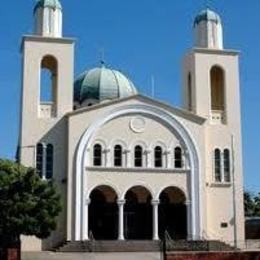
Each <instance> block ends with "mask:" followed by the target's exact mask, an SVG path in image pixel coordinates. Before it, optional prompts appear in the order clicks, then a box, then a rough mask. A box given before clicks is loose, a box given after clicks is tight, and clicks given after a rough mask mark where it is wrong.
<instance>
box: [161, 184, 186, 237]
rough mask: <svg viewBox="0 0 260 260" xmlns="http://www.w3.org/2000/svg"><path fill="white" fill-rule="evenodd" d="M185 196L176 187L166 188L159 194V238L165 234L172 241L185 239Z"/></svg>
mask: <svg viewBox="0 0 260 260" xmlns="http://www.w3.org/2000/svg"><path fill="white" fill-rule="evenodd" d="M185 203H186V197H185V194H184V193H183V192H182V191H181V190H180V189H178V188H176V187H168V188H166V189H164V190H163V191H162V192H161V194H160V204H159V236H160V238H161V239H162V238H163V237H164V235H165V232H167V233H168V234H169V235H170V237H171V238H172V239H187V208H186V204H185Z"/></svg>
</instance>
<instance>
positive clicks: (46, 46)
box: [20, 0, 74, 165]
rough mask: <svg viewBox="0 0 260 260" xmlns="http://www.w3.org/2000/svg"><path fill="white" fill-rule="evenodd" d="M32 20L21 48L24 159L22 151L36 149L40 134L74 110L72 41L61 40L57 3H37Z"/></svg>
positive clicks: (52, 0)
mask: <svg viewBox="0 0 260 260" xmlns="http://www.w3.org/2000/svg"><path fill="white" fill-rule="evenodd" d="M34 19H35V30H34V34H33V35H25V36H23V39H22V46H21V52H22V93H21V126H20V127H21V133H20V149H21V156H22V157H23V156H24V159H25V158H27V157H28V156H25V153H23V152H22V151H23V149H25V150H26V149H27V148H24V147H27V146H35V145H36V143H37V142H38V141H39V139H40V138H41V137H42V135H43V132H48V129H51V128H52V127H53V125H55V124H56V123H57V122H58V121H59V120H60V119H61V118H62V117H63V116H64V115H65V114H66V113H68V112H70V111H72V110H73V78H74V39H71V38H64V37H63V36H62V6H61V3H60V2H59V0H38V2H37V3H36V5H35V7H34ZM29 150H30V149H29ZM29 150H28V149H27V152H28V151H29ZM31 150H32V149H31ZM31 153H33V151H31ZM32 157H33V154H31V155H30V158H32ZM27 160H28V164H29V165H31V164H30V163H29V161H30V160H29V159H26V161H27ZM26 161H23V162H24V163H25V164H26Z"/></svg>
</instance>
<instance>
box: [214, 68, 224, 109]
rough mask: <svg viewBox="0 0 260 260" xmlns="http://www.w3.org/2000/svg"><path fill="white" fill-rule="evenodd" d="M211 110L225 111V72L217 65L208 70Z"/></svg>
mask: <svg viewBox="0 0 260 260" xmlns="http://www.w3.org/2000/svg"><path fill="white" fill-rule="evenodd" d="M210 83H211V110H213V111H222V112H223V111H225V73H224V70H223V69H222V68H221V67H219V66H213V67H212V68H211V70H210Z"/></svg>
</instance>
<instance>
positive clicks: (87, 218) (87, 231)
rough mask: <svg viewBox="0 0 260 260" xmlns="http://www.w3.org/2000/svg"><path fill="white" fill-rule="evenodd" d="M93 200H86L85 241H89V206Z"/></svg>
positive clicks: (84, 218)
mask: <svg viewBox="0 0 260 260" xmlns="http://www.w3.org/2000/svg"><path fill="white" fill-rule="evenodd" d="M90 202H91V200H90V199H86V200H85V205H84V207H85V210H84V217H83V240H89V226H88V223H89V210H88V209H89V204H90Z"/></svg>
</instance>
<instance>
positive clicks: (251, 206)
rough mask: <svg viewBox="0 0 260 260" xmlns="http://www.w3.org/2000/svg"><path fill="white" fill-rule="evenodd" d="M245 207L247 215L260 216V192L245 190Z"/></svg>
mask: <svg viewBox="0 0 260 260" xmlns="http://www.w3.org/2000/svg"><path fill="white" fill-rule="evenodd" d="M244 208H245V215H246V217H260V193H258V195H254V194H252V193H250V192H245V193H244Z"/></svg>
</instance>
